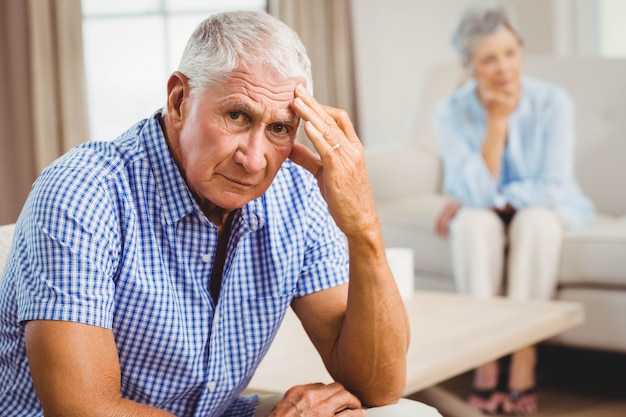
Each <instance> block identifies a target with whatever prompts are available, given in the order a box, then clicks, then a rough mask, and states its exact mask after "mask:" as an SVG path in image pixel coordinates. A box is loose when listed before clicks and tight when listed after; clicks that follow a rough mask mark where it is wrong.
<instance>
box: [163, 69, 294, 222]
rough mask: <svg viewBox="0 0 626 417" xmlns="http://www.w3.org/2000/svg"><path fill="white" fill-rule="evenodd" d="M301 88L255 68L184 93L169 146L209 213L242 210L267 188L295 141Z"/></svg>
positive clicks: (292, 81) (267, 71) (272, 72)
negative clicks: (297, 97) (297, 92)
mask: <svg viewBox="0 0 626 417" xmlns="http://www.w3.org/2000/svg"><path fill="white" fill-rule="evenodd" d="M183 79H184V77H183ZM184 81H185V82H186V80H184ZM170 82H171V81H170ZM299 83H301V81H299V80H296V79H291V80H285V79H284V78H281V77H279V76H278V75H277V74H276V73H275V72H274V71H273V70H270V69H268V68H265V67H262V66H257V67H256V68H254V67H253V68H252V69H251V70H237V71H234V72H233V73H232V74H231V76H230V77H229V78H228V79H227V80H226V81H225V82H224V83H221V84H219V85H216V86H211V87H208V88H207V89H206V90H204V91H203V92H202V93H200V94H196V95H189V94H186V93H185V94H186V96H185V97H184V99H183V100H182V103H181V106H180V109H181V110H180V115H179V120H178V123H174V133H175V134H174V135H173V136H174V138H171V139H170V146H171V147H172V152H173V154H174V158H175V159H176V162H177V164H178V166H179V168H180V169H181V171H182V172H183V175H184V176H185V179H186V181H187V184H188V185H189V188H190V189H191V190H192V192H193V193H194V194H195V195H196V198H197V199H198V201H199V202H200V204H201V206H202V208H203V210H204V211H205V213H210V212H212V211H214V210H217V211H220V210H222V211H224V210H225V211H230V210H233V209H236V208H240V207H242V206H244V205H245V204H246V203H248V202H249V201H251V200H253V199H255V198H257V197H259V196H260V195H261V194H263V193H264V192H265V191H266V190H267V189H268V187H269V186H270V184H271V182H272V181H273V179H274V177H275V176H276V173H277V172H278V169H279V168H280V166H281V164H282V163H283V162H284V160H285V159H286V158H287V157H288V156H289V153H290V152H291V148H292V146H293V142H294V140H295V137H296V132H297V129H298V123H299V117H298V116H297V115H296V113H295V112H294V110H293V108H292V103H293V99H294V90H295V87H296V85H297V84H299ZM186 90H187V91H188V89H186ZM170 96H171V93H170ZM209 218H211V216H209Z"/></svg>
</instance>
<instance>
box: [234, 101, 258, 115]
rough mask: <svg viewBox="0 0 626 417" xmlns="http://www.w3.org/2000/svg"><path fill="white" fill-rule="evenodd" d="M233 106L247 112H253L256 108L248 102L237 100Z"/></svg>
mask: <svg viewBox="0 0 626 417" xmlns="http://www.w3.org/2000/svg"><path fill="white" fill-rule="evenodd" d="M232 106H233V107H235V108H236V109H238V110H242V111H245V112H246V113H252V112H254V109H253V108H252V107H251V106H249V105H248V104H246V103H244V102H242V101H236V102H234V103H233V104H232Z"/></svg>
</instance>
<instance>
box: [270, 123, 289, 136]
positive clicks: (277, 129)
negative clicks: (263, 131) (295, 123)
mask: <svg viewBox="0 0 626 417" xmlns="http://www.w3.org/2000/svg"><path fill="white" fill-rule="evenodd" d="M271 129H272V133H274V134H275V135H287V134H289V131H290V129H289V127H288V126H285V125H283V124H275V125H272V127H271Z"/></svg>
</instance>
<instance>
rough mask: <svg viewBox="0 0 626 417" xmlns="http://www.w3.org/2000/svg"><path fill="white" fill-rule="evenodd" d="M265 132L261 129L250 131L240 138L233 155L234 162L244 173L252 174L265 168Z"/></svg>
mask: <svg viewBox="0 0 626 417" xmlns="http://www.w3.org/2000/svg"><path fill="white" fill-rule="evenodd" d="M265 146H266V140H265V131H264V129H262V128H256V129H252V130H250V132H249V133H248V135H245V136H243V137H241V142H240V144H239V148H238V149H237V152H236V153H235V162H236V163H238V164H240V165H241V166H242V167H243V168H244V169H245V170H246V172H249V173H254V172H258V171H261V170H263V169H264V168H265V165H266V160H265Z"/></svg>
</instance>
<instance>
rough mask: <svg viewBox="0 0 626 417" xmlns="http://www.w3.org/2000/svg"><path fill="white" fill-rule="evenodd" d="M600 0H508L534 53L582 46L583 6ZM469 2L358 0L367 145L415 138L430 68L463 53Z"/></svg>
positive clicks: (359, 78)
mask: <svg viewBox="0 0 626 417" xmlns="http://www.w3.org/2000/svg"><path fill="white" fill-rule="evenodd" d="M594 1H595V0H508V2H509V3H510V4H511V5H512V7H513V8H514V10H515V11H516V15H517V17H518V20H519V23H520V26H521V30H522V32H523V34H524V38H525V51H526V54H553V53H554V54H560V55H563V54H568V53H576V51H577V49H580V48H578V46H577V44H578V43H580V44H583V45H585V39H581V37H580V34H579V36H578V37H576V36H575V35H576V34H575V28H577V27H579V26H580V22H579V20H580V16H576V10H579V9H581V8H582V7H583V6H585V7H589V6H590V5H592V4H593V2H594ZM468 2H469V1H468V0H438V1H433V0H384V1H380V0H352V3H351V7H352V14H353V19H354V20H353V27H354V33H355V58H356V71H357V95H358V99H357V107H358V109H359V134H360V136H361V139H362V140H363V141H364V142H365V144H366V146H368V147H375V146H386V145H389V144H397V143H401V142H403V141H406V140H408V133H407V132H410V131H411V121H412V118H411V114H414V112H415V106H416V98H417V97H418V96H419V91H420V89H421V88H422V84H423V82H424V79H425V75H426V73H427V72H428V70H429V69H430V68H432V67H433V66H436V65H437V64H440V63H442V62H450V61H456V60H457V58H456V56H455V54H454V52H453V50H452V48H451V46H450V43H449V32H450V27H451V25H452V22H453V20H454V18H455V16H456V15H457V14H458V12H459V10H460V9H461V8H462V7H463V6H464V5H465V4H467V3H468ZM578 14H581V13H580V11H579V13H578ZM588 43H589V42H587V44H588Z"/></svg>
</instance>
